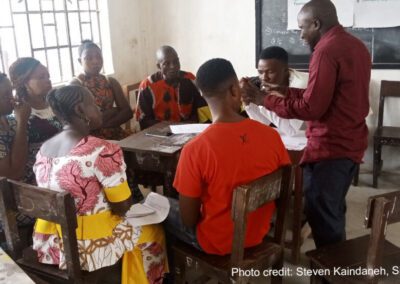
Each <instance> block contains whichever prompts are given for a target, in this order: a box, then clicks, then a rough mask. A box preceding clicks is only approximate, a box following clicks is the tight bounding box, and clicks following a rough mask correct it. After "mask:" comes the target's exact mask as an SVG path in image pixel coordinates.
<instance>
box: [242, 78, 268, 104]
mask: <svg viewBox="0 0 400 284" xmlns="http://www.w3.org/2000/svg"><path fill="white" fill-rule="evenodd" d="M240 89H241V92H242V101H243V103H244V104H245V105H248V104H249V103H254V104H256V105H262V104H263V102H264V98H265V95H266V94H265V93H264V92H262V91H260V89H258V88H257V87H256V86H255V85H254V84H253V83H252V82H250V80H249V78H242V79H240Z"/></svg>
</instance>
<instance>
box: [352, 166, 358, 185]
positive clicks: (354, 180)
mask: <svg viewBox="0 0 400 284" xmlns="http://www.w3.org/2000/svg"><path fill="white" fill-rule="evenodd" d="M359 175H360V164H358V165H357V168H356V172H355V174H354V177H353V185H354V186H358V176H359Z"/></svg>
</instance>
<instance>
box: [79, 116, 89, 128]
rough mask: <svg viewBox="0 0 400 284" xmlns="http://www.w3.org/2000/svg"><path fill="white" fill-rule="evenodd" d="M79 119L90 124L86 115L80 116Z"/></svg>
mask: <svg viewBox="0 0 400 284" xmlns="http://www.w3.org/2000/svg"><path fill="white" fill-rule="evenodd" d="M81 119H82V120H83V121H84V122H85V123H86V125H87V126H90V119H89V118H87V116H85V117H81Z"/></svg>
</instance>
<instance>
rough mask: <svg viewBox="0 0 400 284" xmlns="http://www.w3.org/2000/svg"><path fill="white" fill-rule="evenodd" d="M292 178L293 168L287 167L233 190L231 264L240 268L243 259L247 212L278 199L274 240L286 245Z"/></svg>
mask: <svg viewBox="0 0 400 284" xmlns="http://www.w3.org/2000/svg"><path fill="white" fill-rule="evenodd" d="M292 178H293V175H292V167H291V166H284V167H282V168H280V169H278V170H276V171H275V172H273V173H270V174H268V175H265V176H263V177H261V178H258V179H257V180H255V181H253V182H251V183H248V184H245V185H241V186H239V187H237V188H236V189H235V190H234V194H233V201H232V219H233V222H234V224H235V225H234V235H233V244H232V254H231V266H232V267H241V264H242V262H243V257H244V241H245V236H246V225H247V224H246V223H247V214H248V213H250V212H253V211H255V210H257V209H258V208H260V207H262V206H264V205H265V204H267V203H269V202H272V201H275V200H276V201H277V202H278V203H279V206H278V207H277V215H276V223H275V226H274V230H275V231H274V242H275V243H277V244H280V245H281V246H282V247H283V245H284V237H285V232H286V231H285V219H286V218H285V216H286V212H287V211H288V209H289V208H288V207H287V205H288V204H289V199H290V185H291V182H292Z"/></svg>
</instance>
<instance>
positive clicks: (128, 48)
mask: <svg viewBox="0 0 400 284" xmlns="http://www.w3.org/2000/svg"><path fill="white" fill-rule="evenodd" d="M108 8H109V20H110V39H111V48H112V53H113V63H114V70H115V76H116V77H117V78H118V79H119V80H120V81H121V83H133V82H137V81H140V80H141V79H143V78H144V77H146V76H147V75H148V74H150V73H152V72H154V71H155V70H156V67H155V59H154V53H155V50H156V49H157V47H159V46H160V45H163V44H169V45H172V46H174V47H175V48H176V50H177V51H178V53H179V56H180V59H181V65H182V69H183V70H187V71H191V72H194V73H195V72H196V70H197V68H198V67H199V66H200V64H201V63H203V62H204V61H205V60H207V59H209V58H213V57H224V58H227V59H229V60H231V61H232V63H233V65H234V67H235V69H236V71H237V73H238V75H239V76H244V75H252V74H255V67H254V63H255V5H254V1H252V0H202V1H195V0H187V1H179V0H168V1H166V0H164V1H162V0H142V1H141V0H116V1H111V0H108ZM382 79H386V80H400V70H373V72H372V80H371V90H370V103H371V108H372V110H373V112H374V113H373V114H372V115H370V116H369V117H368V118H367V123H368V125H369V128H370V136H371V135H372V132H373V130H374V126H375V125H376V124H377V112H378V98H379V88H380V80H382ZM399 109H400V103H392V104H390V105H389V109H388V112H387V113H390V116H387V117H386V120H387V121H388V122H389V123H391V124H393V123H395V122H397V123H399V122H400V112H399V111H398V110H399ZM399 153H400V151H399V150H398V149H393V148H388V149H385V150H384V158H385V157H386V158H385V163H384V169H393V168H399V167H400V162H399V161H398V159H396V157H399ZM396 160H397V161H396ZM371 161H372V148H371V147H370V148H369V149H368V151H367V153H366V156H365V162H366V164H365V165H363V169H364V170H371V169H372V164H371ZM386 161H387V162H386Z"/></svg>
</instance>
